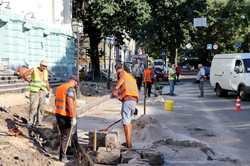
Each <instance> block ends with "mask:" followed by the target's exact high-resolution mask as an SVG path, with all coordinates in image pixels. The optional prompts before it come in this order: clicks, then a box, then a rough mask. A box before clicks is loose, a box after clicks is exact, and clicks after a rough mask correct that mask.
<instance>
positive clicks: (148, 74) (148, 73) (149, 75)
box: [143, 69, 152, 82]
mask: <svg viewBox="0 0 250 166" xmlns="http://www.w3.org/2000/svg"><path fill="white" fill-rule="evenodd" d="M143 81H144V82H152V71H151V70H150V69H147V70H144V80H143Z"/></svg>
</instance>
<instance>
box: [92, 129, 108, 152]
mask: <svg viewBox="0 0 250 166" xmlns="http://www.w3.org/2000/svg"><path fill="white" fill-rule="evenodd" d="M107 133H108V132H104V131H97V133H96V149H98V148H99V147H105V138H106V135H107ZM93 141H94V131H90V132H89V145H88V146H89V147H90V148H93Z"/></svg>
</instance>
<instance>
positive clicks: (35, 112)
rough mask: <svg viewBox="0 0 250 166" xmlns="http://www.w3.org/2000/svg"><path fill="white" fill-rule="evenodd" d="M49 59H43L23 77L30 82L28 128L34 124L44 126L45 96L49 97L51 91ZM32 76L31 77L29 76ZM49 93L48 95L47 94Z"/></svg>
mask: <svg viewBox="0 0 250 166" xmlns="http://www.w3.org/2000/svg"><path fill="white" fill-rule="evenodd" d="M47 66H48V60H47V59H43V60H42V61H41V62H40V66H39V67H34V68H31V69H30V70H28V71H27V72H25V73H24V75H23V78H24V79H25V80H26V81H27V82H28V83H29V84H30V113H29V120H28V126H27V127H28V128H31V127H32V126H33V125H37V126H44V124H43V123H42V119H43V112H44V105H45V96H46V97H48V96H49V94H48V93H47V92H49V91H50V85H49V81H48V71H47V70H46V68H47ZM30 75H31V77H30V78H29V77H28V76H30ZM46 93H47V95H46Z"/></svg>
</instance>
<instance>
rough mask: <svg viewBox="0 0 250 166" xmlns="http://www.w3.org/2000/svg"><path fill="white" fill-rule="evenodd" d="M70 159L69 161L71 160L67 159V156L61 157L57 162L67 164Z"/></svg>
mask: <svg viewBox="0 0 250 166" xmlns="http://www.w3.org/2000/svg"><path fill="white" fill-rule="evenodd" d="M70 159H71V158H70V157H67V156H62V157H61V158H59V160H60V161H61V162H64V163H67V162H69V160H70Z"/></svg>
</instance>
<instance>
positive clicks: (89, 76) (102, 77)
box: [85, 70, 114, 81]
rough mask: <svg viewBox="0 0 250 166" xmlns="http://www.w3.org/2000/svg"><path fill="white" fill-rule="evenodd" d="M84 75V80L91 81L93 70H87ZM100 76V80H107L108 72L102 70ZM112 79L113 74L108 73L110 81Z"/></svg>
mask: <svg viewBox="0 0 250 166" xmlns="http://www.w3.org/2000/svg"><path fill="white" fill-rule="evenodd" d="M85 77H86V80H88V81H91V80H92V77H93V71H92V70H91V71H87V73H86V76H85ZM100 77H101V80H103V81H107V78H108V73H106V72H104V71H100ZM113 79H114V76H113V75H110V81H112V80H113Z"/></svg>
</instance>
